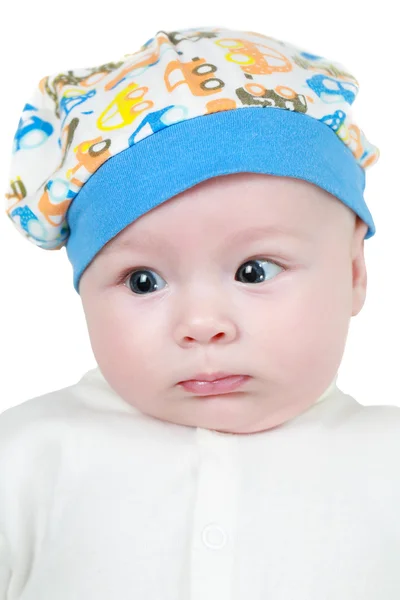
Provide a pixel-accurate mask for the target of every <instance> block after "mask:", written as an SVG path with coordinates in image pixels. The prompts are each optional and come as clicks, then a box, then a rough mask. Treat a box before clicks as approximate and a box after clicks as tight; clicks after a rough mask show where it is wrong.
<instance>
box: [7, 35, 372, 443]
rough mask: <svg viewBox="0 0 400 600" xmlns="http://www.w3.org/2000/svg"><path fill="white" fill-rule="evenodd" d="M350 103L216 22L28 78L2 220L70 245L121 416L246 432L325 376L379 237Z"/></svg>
mask: <svg viewBox="0 0 400 600" xmlns="http://www.w3.org/2000/svg"><path fill="white" fill-rule="evenodd" d="M357 92H358V83H357V80H356V79H355V78H354V77H353V76H352V75H351V74H349V73H348V71H347V70H346V69H345V68H344V67H343V66H342V65H341V64H340V63H337V62H333V61H329V60H327V59H324V58H323V57H321V56H317V55H314V54H310V53H309V52H307V51H305V50H302V49H301V48H299V47H296V46H293V45H291V44H289V43H287V42H283V41H280V40H276V39H274V38H271V37H268V36H265V35H263V34H260V33H255V32H243V31H231V30H229V29H223V28H217V27H214V28H213V27H202V28H201V29H194V28H193V29H188V30H185V31H172V32H165V31H159V32H157V34H156V36H155V37H154V38H152V39H150V40H149V41H148V42H146V44H144V45H143V46H142V47H141V48H140V50H139V51H138V52H135V53H134V54H132V55H125V57H124V59H123V60H122V61H120V62H117V63H115V62H111V63H107V64H103V65H101V66H100V67H95V68H91V69H77V70H75V71H73V70H69V71H68V73H61V74H60V73H58V74H56V75H53V76H48V77H45V78H43V79H42V80H41V81H40V83H39V86H38V88H37V89H36V90H35V93H34V95H33V97H32V98H31V99H30V101H29V102H28V103H27V104H26V105H25V107H24V110H23V115H22V117H21V120H20V123H19V125H18V130H17V133H16V136H15V140H14V157H13V162H12V168H11V181H10V191H9V193H7V194H6V196H7V203H8V208H7V213H8V215H9V217H10V218H11V219H12V220H13V222H14V224H15V225H16V226H17V228H18V229H19V230H20V231H21V232H22V233H23V234H24V235H25V236H26V237H27V238H28V239H29V240H30V241H32V242H33V243H35V244H36V245H38V246H40V247H42V248H45V249H50V250H52V249H59V248H61V247H63V246H64V245H65V246H66V249H67V253H68V258H69V260H70V261H71V264H72V267H73V281H74V286H75V289H76V291H77V292H78V293H79V294H80V295H81V299H82V303H83V308H84V311H85V315H86V319H87V324H88V330H89V335H90V339H91V343H92V347H93V351H94V354H95V357H96V359H97V362H98V365H99V367H100V370H101V371H102V373H103V375H104V376H105V378H106V379H107V381H108V382H109V384H110V385H111V387H113V388H114V389H115V391H116V392H117V393H118V394H119V395H120V396H121V397H122V398H123V399H124V400H126V402H128V403H130V404H132V405H133V406H135V407H137V408H138V409H140V410H141V411H142V412H144V413H147V414H149V415H152V416H153V417H155V418H159V419H162V420H166V421H170V422H174V423H177V424H182V425H187V426H196V427H203V428H210V429H215V430H218V431H226V432H234V433H250V432H257V431H263V430H265V429H270V428H272V427H275V426H277V425H279V424H281V423H283V422H285V421H288V420H289V419H291V418H293V417H295V416H296V415H298V414H300V413H301V412H303V411H305V410H306V409H307V408H308V407H309V406H311V405H312V404H313V403H315V402H316V401H317V400H318V398H320V397H322V394H323V393H324V392H325V391H326V390H327V389H328V388H329V387H330V385H331V384H332V382H334V381H335V379H336V376H337V370H338V367H339V365H340V362H341V358H342V355H343V351H344V347H345V342H346V336H347V332H348V327H349V321H350V319H351V317H352V316H355V315H356V314H358V312H359V311H360V310H361V308H362V306H363V303H364V300H365V294H366V270H365V263H364V239H368V238H369V237H371V236H372V235H374V233H375V227H374V223H373V220H372V216H371V214H370V212H369V209H368V207H367V206H366V204H365V200H364V197H363V191H364V187H365V169H366V168H367V167H369V166H371V165H372V164H374V163H375V162H376V161H377V159H378V157H379V151H378V149H377V148H376V146H374V145H372V144H371V143H370V142H369V141H368V140H367V139H366V137H365V135H364V133H363V132H362V130H361V129H359V127H358V126H357V125H356V124H355V123H354V120H353V117H352V113H351V105H352V103H353V102H354V100H355V97H356V94H357ZM57 134H58V135H57ZM204 373H206V374H207V375H209V376H212V375H213V374H214V376H215V377H218V376H221V373H223V374H228V375H230V374H231V375H242V376H247V378H246V379H245V380H243V381H242V385H241V386H240V387H238V388H237V389H236V391H235V392H232V393H226V394H218V393H216V394H214V395H213V396H201V395H198V394H195V393H193V391H190V390H189V389H188V388H187V386H185V387H183V386H182V385H181V382H182V381H186V380H190V379H198V378H200V377H201V376H202V374H203V375H204ZM203 389H204V388H203Z"/></svg>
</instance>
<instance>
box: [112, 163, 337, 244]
mask: <svg viewBox="0 0 400 600" xmlns="http://www.w3.org/2000/svg"><path fill="white" fill-rule="evenodd" d="M334 202H336V203H338V200H337V199H336V198H334V197H333V196H331V195H330V194H329V193H328V192H325V190H322V189H321V188H318V187H317V186H315V185H313V184H311V183H309V182H305V181H303V180H299V179H294V178H288V177H275V176H270V175H264V174H258V173H236V174H231V175H228V176H220V177H214V178H212V179H209V180H207V181H204V182H202V183H200V184H198V185H196V186H193V187H192V188H189V189H188V190H185V191H184V192H182V193H180V194H178V195H176V196H174V197H173V198H171V199H169V200H167V201H165V202H163V203H161V204H160V205H158V206H157V207H156V208H154V209H152V210H151V211H149V212H148V213H146V214H144V215H142V216H141V217H139V218H138V219H137V220H136V221H134V222H133V223H131V224H130V225H128V226H127V227H126V228H125V229H124V230H122V231H121V232H120V233H119V234H118V235H117V236H116V237H115V238H113V240H111V242H109V244H108V246H107V248H108V249H110V250H111V249H118V248H120V249H123V248H124V247H127V246H129V247H130V246H132V245H136V246H138V247H145V246H147V247H149V248H151V247H152V246H153V245H154V244H158V243H160V244H162V243H163V242H166V244H167V245H171V243H172V244H174V245H182V244H187V243H195V241H199V242H200V240H202V241H203V240H205V241H208V240H211V239H216V240H220V239H224V240H225V239H226V240H229V241H233V242H237V243H239V242H240V241H243V240H246V239H253V238H254V239H255V238H256V237H257V236H258V237H264V238H266V237H267V238H268V237H270V238H271V239H272V238H277V237H280V238H282V239H284V238H287V239H289V238H292V239H310V238H312V237H313V236H314V237H315V235H316V234H317V232H318V230H319V226H320V225H321V223H323V222H324V221H326V215H327V212H329V203H334Z"/></svg>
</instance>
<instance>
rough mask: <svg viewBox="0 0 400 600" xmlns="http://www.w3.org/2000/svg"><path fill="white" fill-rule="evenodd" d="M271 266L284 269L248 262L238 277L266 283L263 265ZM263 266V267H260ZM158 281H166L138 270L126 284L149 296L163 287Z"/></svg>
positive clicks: (259, 262) (279, 267) (131, 288)
mask: <svg viewBox="0 0 400 600" xmlns="http://www.w3.org/2000/svg"><path fill="white" fill-rule="evenodd" d="M265 264H270V265H274V266H275V267H277V268H278V269H281V270H282V269H283V267H281V266H280V265H278V264H277V263H274V262H272V261H269V260H258V259H252V260H248V261H246V262H245V263H243V265H241V267H239V269H238V270H237V275H238V276H239V277H241V278H243V279H244V281H243V283H260V282H262V281H265V279H266V278H267V275H265V272H266V269H265V267H264V266H263V265H265ZM260 265H261V266H260ZM235 279H236V281H242V279H239V278H238V277H235ZM158 281H164V279H162V277H160V276H159V275H157V274H156V273H155V272H154V271H151V270H150V269H138V270H136V271H132V273H131V274H130V275H129V277H128V278H127V280H126V282H127V284H128V287H129V288H130V290H131V291H132V292H134V293H135V294H147V292H149V291H155V290H159V289H161V288H162V287H163V286H162V285H160V284H159V283H158Z"/></svg>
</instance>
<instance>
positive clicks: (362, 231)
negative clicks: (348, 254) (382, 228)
mask: <svg viewBox="0 0 400 600" xmlns="http://www.w3.org/2000/svg"><path fill="white" fill-rule="evenodd" d="M367 231H368V225H367V224H366V223H365V221H363V220H362V219H360V217H359V216H358V215H356V220H355V224H354V232H353V244H352V256H353V258H354V257H355V256H357V254H358V253H359V251H360V246H361V248H363V247H364V238H365V236H366V234H367Z"/></svg>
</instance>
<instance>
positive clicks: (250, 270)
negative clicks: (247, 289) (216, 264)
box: [237, 260, 265, 283]
mask: <svg viewBox="0 0 400 600" xmlns="http://www.w3.org/2000/svg"><path fill="white" fill-rule="evenodd" d="M259 262H264V261H257V260H249V261H248V262H246V263H244V265H242V266H241V267H240V269H239V270H238V271H237V272H238V273H240V274H243V276H244V277H245V278H247V281H244V283H255V282H258V281H264V279H265V271H264V269H263V267H261V266H259V265H258V264H257V263H259ZM254 264H255V265H256V266H255V267H254V266H253V265H254Z"/></svg>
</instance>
